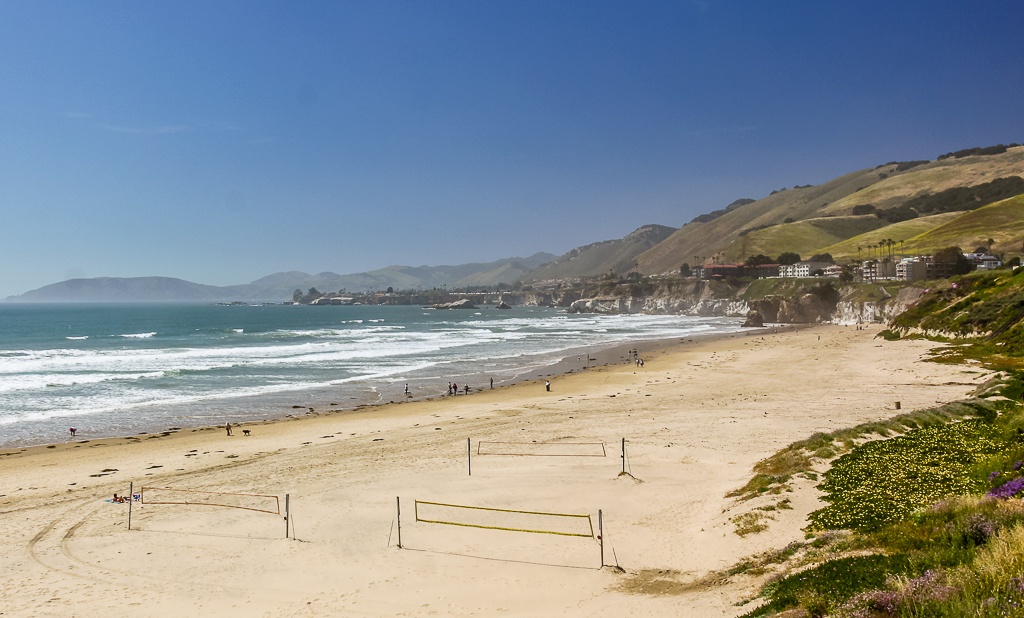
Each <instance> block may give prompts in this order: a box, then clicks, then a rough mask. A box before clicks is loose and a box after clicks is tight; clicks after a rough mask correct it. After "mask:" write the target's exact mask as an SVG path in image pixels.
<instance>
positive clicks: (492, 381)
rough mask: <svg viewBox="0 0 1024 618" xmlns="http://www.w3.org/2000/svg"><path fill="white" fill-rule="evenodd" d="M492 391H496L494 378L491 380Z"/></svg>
mask: <svg viewBox="0 0 1024 618" xmlns="http://www.w3.org/2000/svg"><path fill="white" fill-rule="evenodd" d="M491 390H494V378H491Z"/></svg>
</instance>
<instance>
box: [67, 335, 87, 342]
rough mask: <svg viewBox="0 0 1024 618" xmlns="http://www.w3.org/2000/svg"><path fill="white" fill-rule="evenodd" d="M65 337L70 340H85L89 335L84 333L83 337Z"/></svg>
mask: <svg viewBox="0 0 1024 618" xmlns="http://www.w3.org/2000/svg"><path fill="white" fill-rule="evenodd" d="M64 338H65V339H67V340H68V341H85V340H86V339H88V338H89V336H88V335H83V336H81V337H64Z"/></svg>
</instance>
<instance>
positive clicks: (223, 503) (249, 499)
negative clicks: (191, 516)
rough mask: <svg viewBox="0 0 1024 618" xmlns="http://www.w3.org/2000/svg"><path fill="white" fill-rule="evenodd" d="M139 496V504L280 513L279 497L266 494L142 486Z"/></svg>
mask: <svg viewBox="0 0 1024 618" xmlns="http://www.w3.org/2000/svg"><path fill="white" fill-rule="evenodd" d="M139 496H140V497H139V502H140V503H141V504H182V505H190V506H219V507H226V508H233V509H244V510H247V511H256V512H259V513H270V514H272V515H281V500H280V498H279V497H278V496H273V495H268V494H244V493H233V492H225V491H199V490H196V489H175V488H171V487H143V488H142V489H141V490H140V491H139Z"/></svg>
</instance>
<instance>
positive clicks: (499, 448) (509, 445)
mask: <svg viewBox="0 0 1024 618" xmlns="http://www.w3.org/2000/svg"><path fill="white" fill-rule="evenodd" d="M476 454H477V455H518V456H523V457H606V456H607V451H606V450H605V448H604V443H603V442H496V441H491V440H481V441H479V442H477V443H476Z"/></svg>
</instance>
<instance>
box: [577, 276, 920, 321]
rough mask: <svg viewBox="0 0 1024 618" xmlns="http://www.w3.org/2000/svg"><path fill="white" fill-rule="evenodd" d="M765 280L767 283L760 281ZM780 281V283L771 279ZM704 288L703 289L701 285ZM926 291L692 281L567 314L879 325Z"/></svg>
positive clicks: (581, 303) (580, 306) (604, 299)
mask: <svg viewBox="0 0 1024 618" xmlns="http://www.w3.org/2000/svg"><path fill="white" fill-rule="evenodd" d="M761 281H765V280H761ZM775 281H779V280H775ZM702 284H703V285H702ZM923 293H924V290H923V289H921V288H918V287H911V286H907V287H900V286H893V285H892V284H889V285H885V286H883V285H879V284H851V285H846V286H842V287H838V288H837V287H836V286H835V285H833V284H832V283H831V282H827V281H826V282H821V281H818V280H791V281H786V282H783V283H777V282H771V283H768V284H764V283H761V282H760V281H758V282H754V283H752V284H750V285H746V286H739V287H731V286H726V285H709V284H707V282H695V284H693V285H690V286H687V287H686V288H684V289H678V288H677V289H673V290H668V289H658V290H655V291H654V292H653V293H652V294H645V295H640V296H611V295H602V296H593V297H589V298H581V299H579V300H575V301H573V302H570V303H569V304H568V311H569V312H570V313H602V314H629V313H649V314H659V315H693V316H729V317H748V316H749V315H750V314H751V313H752V312H754V313H756V314H757V315H759V316H760V319H761V321H763V322H767V323H787V324H813V323H818V322H833V323H836V324H862V323H880V322H887V321H889V320H891V319H892V318H893V317H895V316H896V315H899V314H900V313H902V312H903V311H905V310H906V309H907V308H908V307H910V306H912V305H913V304H914V303H915V302H916V301H917V300H918V299H919V298H920V297H921V295H922V294H923Z"/></svg>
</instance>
